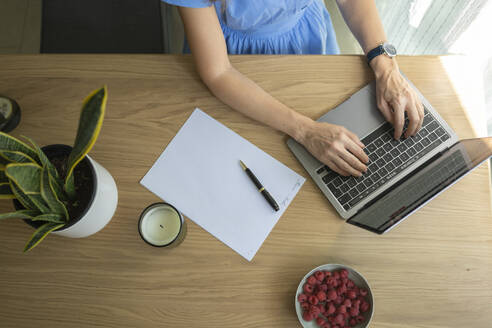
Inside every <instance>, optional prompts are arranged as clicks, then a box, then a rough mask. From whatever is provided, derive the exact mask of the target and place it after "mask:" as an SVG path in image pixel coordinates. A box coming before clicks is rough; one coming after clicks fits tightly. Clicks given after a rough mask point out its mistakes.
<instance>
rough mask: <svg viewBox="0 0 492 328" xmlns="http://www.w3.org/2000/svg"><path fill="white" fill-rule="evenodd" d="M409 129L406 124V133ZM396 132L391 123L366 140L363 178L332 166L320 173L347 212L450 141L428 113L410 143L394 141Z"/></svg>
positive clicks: (363, 141) (403, 140) (409, 140)
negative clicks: (365, 162) (342, 174)
mask: <svg viewBox="0 0 492 328" xmlns="http://www.w3.org/2000/svg"><path fill="white" fill-rule="evenodd" d="M407 126H408V119H406V121H405V126H404V131H405V129H406V128H407ZM393 135H394V129H393V127H392V125H391V124H390V123H388V122H386V123H385V124H383V125H381V126H380V127H379V128H377V129H376V130H375V131H373V132H372V133H371V134H370V135H368V136H367V137H365V138H364V139H362V140H361V141H362V143H363V144H364V145H366V147H365V148H364V152H365V153H366V154H367V156H368V157H369V165H368V167H367V172H366V173H364V174H363V175H362V176H361V177H359V178H356V177H353V176H349V177H344V176H341V175H339V174H338V173H336V172H334V171H332V170H331V169H330V168H328V166H322V167H320V168H319V169H318V170H317V171H316V173H317V174H319V175H321V176H322V180H323V182H324V183H325V185H326V186H327V187H328V189H329V190H330V191H331V193H332V194H333V195H334V196H335V197H336V199H337V200H338V202H339V203H340V204H341V205H342V206H343V208H344V209H345V210H349V209H351V208H352V207H354V206H355V205H357V204H358V203H359V202H360V201H362V200H363V199H365V198H366V197H368V196H369V195H370V194H372V193H373V192H375V191H376V190H377V189H379V188H380V187H382V186H383V185H384V184H385V183H387V182H388V181H389V180H391V179H392V178H393V177H394V176H395V175H397V174H398V173H400V172H401V171H403V170H404V169H405V168H407V167H408V166H409V165H411V164H413V163H414V162H415V161H417V160H418V159H420V158H421V157H423V156H424V155H425V154H427V153H429V152H430V151H431V150H433V149H434V148H436V147H437V146H439V145H440V144H441V143H443V142H444V141H446V140H447V139H449V138H450V136H449V134H448V133H447V132H446V131H445V130H444V128H443V127H442V126H441V125H440V124H439V122H438V121H437V120H436V119H435V118H434V117H433V116H432V115H431V114H430V113H429V111H427V109H425V116H424V121H423V123H422V128H421V129H420V130H419V132H418V133H417V134H416V135H415V136H414V137H410V138H408V139H400V140H394V139H393Z"/></svg>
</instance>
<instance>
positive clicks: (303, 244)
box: [0, 55, 492, 328]
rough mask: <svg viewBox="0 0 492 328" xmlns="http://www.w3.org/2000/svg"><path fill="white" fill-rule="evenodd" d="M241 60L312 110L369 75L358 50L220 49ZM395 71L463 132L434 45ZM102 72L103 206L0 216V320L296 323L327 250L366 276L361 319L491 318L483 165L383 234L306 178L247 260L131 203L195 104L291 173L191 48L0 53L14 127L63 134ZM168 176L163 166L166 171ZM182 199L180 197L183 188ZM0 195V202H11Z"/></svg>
mask: <svg viewBox="0 0 492 328" xmlns="http://www.w3.org/2000/svg"><path fill="white" fill-rule="evenodd" d="M231 60H232V62H233V64H234V65H235V67H237V69H238V70H240V71H241V72H243V73H244V74H246V75H247V76H249V77H250V78H251V79H253V80H254V81H256V82H257V83H258V84H259V85H261V86H262V87H263V88H264V89H265V90H267V91H268V92H270V93H271V94H272V95H273V96H275V97H277V98H278V99H279V100H281V101H282V102H284V103H285V104H287V105H288V106H291V107H292V108H294V109H296V110H298V111H299V112H301V113H303V114H305V115H307V116H309V117H312V118H317V117H319V116H320V115H321V114H323V113H325V112H326V111H328V110H330V109H331V108H333V107H334V106H335V105H337V104H339V103H340V102H342V101H343V100H345V99H346V98H348V97H349V96H350V95H351V94H352V93H354V92H355V91H357V90H358V89H359V88H361V87H362V86H364V85H365V84H366V83H368V82H369V81H370V80H371V79H372V75H371V72H370V70H369V68H368V67H367V64H366V63H365V61H364V59H363V58H362V57H359V56H232V57H231ZM399 63H400V67H401V69H402V71H403V72H404V73H405V74H406V75H407V76H408V78H410V79H411V80H412V81H413V82H414V84H415V85H416V86H417V87H418V88H419V89H420V90H421V91H422V93H423V94H424V95H425V96H426V97H427V98H428V99H429V101H430V102H431V104H433V105H434V106H435V108H436V109H437V110H438V111H439V112H440V114H441V115H442V116H443V117H444V119H445V120H446V121H447V122H448V123H449V124H450V125H451V127H452V128H454V129H455V131H456V132H457V133H458V135H459V136H460V137H462V138H467V137H473V131H472V129H471V128H470V125H469V122H468V121H467V118H466V115H465V114H464V111H463V108H462V105H461V104H460V100H459V95H457V94H456V93H455V90H454V89H453V85H452V81H450V79H449V78H448V76H447V74H446V72H445V70H444V69H443V67H442V65H441V62H440V58H439V57H434V56H433V57H404V56H401V57H400V58H399ZM103 84H107V85H108V90H109V100H108V107H107V114H106V119H105V121H104V124H103V128H102V131H101V134H100V137H99V139H98V141H97V143H96V145H95V147H94V149H93V150H92V152H91V154H90V155H91V156H92V157H93V158H94V159H95V160H96V161H98V162H99V163H100V164H102V165H103V166H104V167H106V168H107V169H108V170H109V171H110V172H111V173H112V175H113V176H114V178H115V180H116V183H117V185H118V191H119V203H118V208H117V211H116V214H115V216H114V217H113V219H112V221H111V222H110V223H109V224H108V225H107V226H106V228H104V230H102V231H100V232H99V233H97V234H95V235H93V236H91V237H89V238H84V239H69V238H64V237H59V236H53V235H52V236H48V238H46V240H45V241H43V243H42V244H41V245H40V246H38V247H37V248H35V249H34V250H33V251H31V252H29V253H27V254H22V248H23V246H24V244H25V242H26V241H27V239H28V238H29V236H30V235H31V233H32V232H33V231H32V229H31V228H30V227H28V226H27V225H26V224H25V223H23V222H21V221H17V220H10V221H4V222H0V327H2V328H4V327H9V328H10V327H15V328H18V327H64V328H66V327H243V328H244V327H300V323H299V322H298V320H297V317H296V314H295V309H294V297H295V290H296V288H297V285H298V283H299V281H300V279H301V278H302V277H303V276H304V274H305V273H307V272H308V271H310V270H311V269H312V268H313V267H316V266H318V265H321V264H325V263H343V264H346V265H349V266H352V267H354V268H356V269H357V270H358V271H359V272H361V273H362V274H363V275H364V276H365V277H366V279H367V280H368V281H369V283H370V284H371V286H372V289H373V293H374V296H375V314H374V318H373V322H372V325H371V326H372V327H383V328H384V327H396V328H404V327H421V328H437V327H491V326H492V323H491V322H492V311H491V305H490V304H492V283H491V281H492V241H491V240H492V239H491V238H492V237H491V236H492V219H491V210H490V191H489V182H488V181H489V174H488V170H487V167H486V165H482V166H481V167H480V168H478V169H477V170H475V171H474V172H473V173H471V174H469V175H468V176H466V177H465V178H464V179H463V180H461V181H460V182H458V183H457V184H456V185H455V186H454V187H452V188H450V189H449V190H447V191H445V192H444V193H443V194H441V195H440V196H438V197H437V198H436V199H435V200H433V201H432V202H431V203H430V204H428V205H427V206H425V207H424V208H423V209H421V210H420V211H418V212H417V213H416V214H414V215H412V216H411V217H410V218H408V219H407V220H406V221H405V222H403V223H402V224H400V225H399V226H398V227H396V228H395V229H394V230H392V231H390V232H389V233H388V234H386V235H382V236H379V235H375V234H372V233H370V232H367V231H365V230H362V229H359V228H357V227H354V226H352V225H349V224H345V223H344V221H342V220H341V219H340V218H339V217H338V216H337V215H336V213H335V211H334V209H333V208H332V207H331V205H330V204H329V202H328V201H327V200H326V199H325V198H324V197H323V196H322V194H321V193H320V192H319V190H318V188H317V187H316V185H315V184H314V183H313V182H312V181H311V180H310V179H309V178H308V179H307V181H306V183H305V184H304V186H303V187H302V189H301V191H300V192H299V194H298V195H297V197H296V198H295V199H294V201H293V202H292V204H291V205H290V207H289V208H288V209H287V211H286V212H285V214H284V215H283V216H282V218H281V219H280V220H279V222H278V224H277V225H276V226H275V228H274V229H273V231H272V233H271V234H270V235H269V237H268V238H267V240H266V241H265V243H264V244H263V246H262V247H261V249H260V250H259V252H258V253H257V255H256V256H255V258H254V259H253V261H252V262H247V261H246V260H244V259H243V258H242V257H241V256H239V255H237V254H236V253H235V252H234V251H232V250H231V249H230V248H228V247H227V246H225V245H224V244H222V243H221V242H219V241H218V240H216V239H215V238H214V237H212V236H211V235H210V234H208V233H207V232H206V231H204V230H203V229H201V228H200V227H198V226H197V225H195V224H194V223H193V222H192V221H190V220H187V222H188V234H187V236H186V239H185V241H184V242H183V243H182V244H181V245H180V246H179V247H177V248H174V249H171V250H166V249H160V248H154V247H151V246H149V245H147V244H146V243H144V242H143V241H142V240H141V239H140V237H139V234H138V231H137V222H138V217H139V214H140V212H141V211H142V210H143V209H144V208H145V207H146V206H147V205H149V204H150V203H152V202H156V201H159V199H158V198H157V197H156V196H154V195H153V194H151V193H150V192H149V191H147V190H146V189H145V188H143V187H142V186H141V185H140V184H139V180H140V179H141V178H142V177H143V175H144V174H145V173H146V172H147V170H148V169H149V168H150V166H151V165H152V164H153V162H154V161H155V160H156V159H157V157H158V156H159V155H160V153H161V152H162V151H163V150H164V148H165V147H166V145H167V144H168V143H169V142H170V140H171V139H172V138H173V136H174V135H175V134H176V133H177V131H178V130H179V128H180V127H181V125H182V124H183V123H184V122H185V120H186V119H187V118H188V116H189V115H190V114H191V113H192V111H193V109H194V108H195V107H200V108H202V109H203V110H204V111H205V112H206V113H208V114H209V115H211V116H212V117H214V118H215V119H217V120H219V121H220V122H222V123H224V124H225V125H226V126H228V127H229V128H231V129H232V130H234V131H235V132H237V133H239V134H240V135H242V136H243V137H245V138H247V139H248V140H250V141H251V142H253V143H254V144H256V145H258V146H259V147H260V148H261V149H263V150H264V151H266V152H268V153H269V154H271V155H272V156H274V157H275V158H276V159H278V160H280V161H281V162H283V163H284V164H286V165H287V166H289V167H290V168H292V169H293V170H295V171H296V172H298V173H299V174H301V175H303V176H304V177H307V174H306V172H305V171H304V170H303V168H302V167H301V165H300V164H299V163H298V162H297V161H296V159H295V158H294V156H293V155H292V154H291V153H290V151H289V150H288V148H287V147H286V144H285V141H286V137H285V136H284V135H282V134H281V133H279V132H276V131H273V130H271V129H270V128H268V127H265V126H262V125H260V124H258V123H256V122H254V121H252V120H251V119H248V118H246V117H244V116H242V115H240V114H238V113H236V112H234V111H233V110H231V109H230V108H229V107H227V106H225V105H224V104H222V103H221V102H220V101H218V100H217V99H216V98H214V97H213V96H212V95H211V94H210V92H209V91H208V90H207V88H206V87H205V86H204V85H203V83H202V82H201V81H200V80H199V78H198V76H197V74H196V73H195V72H194V68H193V64H192V60H191V57H189V56H171V55H155V56H154V55H21V56H19V55H17V56H8V55H7V56H0V94H3V95H7V96H9V97H12V98H14V99H16V100H17V101H18V103H19V105H20V106H21V109H22V121H21V124H20V126H19V127H18V128H17V129H16V130H15V131H14V133H13V134H14V135H16V136H19V135H26V136H29V137H31V138H34V139H35V140H36V141H37V142H38V143H39V144H41V145H46V144H53V143H65V144H72V143H73V140H74V138H75V131H76V128H77V123H78V122H77V121H78V115H79V110H80V106H81V102H82V100H83V98H84V97H85V96H86V95H87V94H88V93H89V92H90V91H91V90H93V89H95V88H97V87H99V86H101V85H103ZM163 183H165V181H163ZM190 201H193V200H190ZM11 209H12V206H11V204H10V203H9V202H8V201H2V203H1V204H0V210H1V211H8V210H11Z"/></svg>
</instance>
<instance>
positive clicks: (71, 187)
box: [0, 87, 107, 252]
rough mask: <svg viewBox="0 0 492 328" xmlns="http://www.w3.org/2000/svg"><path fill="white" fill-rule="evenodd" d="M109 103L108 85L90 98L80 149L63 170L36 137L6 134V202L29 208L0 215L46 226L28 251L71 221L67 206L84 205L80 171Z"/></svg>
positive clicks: (1, 176)
mask: <svg viewBox="0 0 492 328" xmlns="http://www.w3.org/2000/svg"><path fill="white" fill-rule="evenodd" d="M106 99H107V90H106V87H102V88H100V89H97V90H94V91H93V92H92V93H91V94H90V95H89V96H87V98H86V99H85V100H84V102H83V105H82V110H81V114H80V120H79V126H78V130H77V135H76V137H75V142H74V146H73V148H72V151H71V153H70V155H69V156H68V159H67V160H66V163H64V165H63V167H64V169H63V172H61V171H62V170H61V169H57V168H56V167H55V165H54V164H53V163H52V162H51V161H50V160H49V159H48V157H47V156H46V154H45V153H44V152H43V151H42V150H41V148H40V147H39V146H38V145H37V144H36V143H34V141H32V140H31V139H29V138H27V137H23V138H24V139H25V140H26V142H24V141H21V140H19V139H17V138H14V137H12V136H11V135H8V134H6V133H3V132H0V163H1V164H0V199H17V200H18V201H19V202H20V203H21V204H22V206H23V207H24V209H22V210H18V211H15V212H10V213H4V214H0V220H3V219H27V220H32V221H40V223H41V226H40V227H39V228H38V229H37V230H36V231H35V232H34V233H33V235H32V236H31V238H30V239H29V241H28V242H27V244H26V246H25V247H24V252H27V251H29V250H31V249H32V248H34V247H35V246H37V245H38V244H39V243H40V242H41V241H42V240H43V239H44V238H45V237H46V236H47V235H48V234H49V233H50V232H52V231H54V230H57V229H59V228H62V227H63V226H65V225H66V224H67V223H68V222H69V221H70V219H71V218H70V213H69V211H68V210H67V208H70V207H75V206H77V204H78V201H77V189H76V187H75V182H74V170H75V168H76V167H77V164H78V163H79V162H80V161H81V160H82V159H83V158H84V157H85V155H87V153H88V152H89V151H90V150H91V148H92V146H93V145H94V143H95V141H96V139H97V136H98V135H99V131H100V130H101V126H102V121H103V118H104V112H105V108H106Z"/></svg>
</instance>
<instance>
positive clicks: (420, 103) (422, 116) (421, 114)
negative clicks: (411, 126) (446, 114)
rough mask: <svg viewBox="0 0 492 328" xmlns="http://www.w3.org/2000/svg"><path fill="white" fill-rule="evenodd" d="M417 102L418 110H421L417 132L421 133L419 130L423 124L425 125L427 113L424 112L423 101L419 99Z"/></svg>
mask: <svg viewBox="0 0 492 328" xmlns="http://www.w3.org/2000/svg"><path fill="white" fill-rule="evenodd" d="M416 102H417V108H418V109H419V116H420V120H419V125H418V127H417V131H416V132H419V130H420V129H421V128H422V124H423V123H424V116H425V112H424V105H423V104H422V101H420V99H418V98H417V100H416Z"/></svg>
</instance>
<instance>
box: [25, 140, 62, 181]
mask: <svg viewBox="0 0 492 328" xmlns="http://www.w3.org/2000/svg"><path fill="white" fill-rule="evenodd" d="M22 138H24V139H26V140H27V141H29V143H30V144H31V145H32V147H33V148H34V150H35V151H36V154H37V155H38V157H39V159H40V160H41V165H42V166H43V167H47V168H48V170H49V172H50V174H51V176H52V177H54V178H56V179H58V178H59V174H58V171H57V170H56V168H55V166H54V165H53V163H51V161H50V160H49V159H48V157H47V156H46V154H45V153H44V152H43V150H42V149H41V148H40V147H39V146H38V145H37V144H36V143H35V142H34V141H33V140H32V139H31V138H28V137H26V136H22ZM59 183H60V184H61V181H59Z"/></svg>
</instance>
